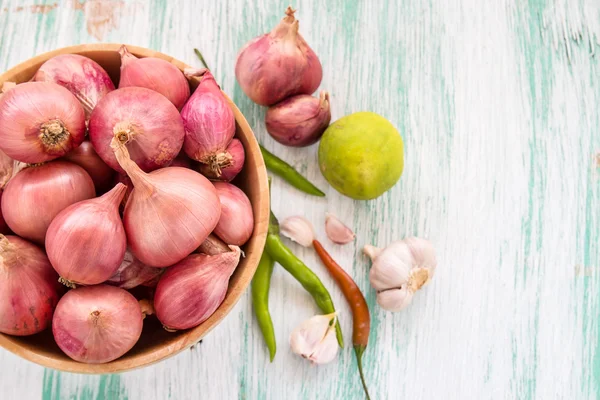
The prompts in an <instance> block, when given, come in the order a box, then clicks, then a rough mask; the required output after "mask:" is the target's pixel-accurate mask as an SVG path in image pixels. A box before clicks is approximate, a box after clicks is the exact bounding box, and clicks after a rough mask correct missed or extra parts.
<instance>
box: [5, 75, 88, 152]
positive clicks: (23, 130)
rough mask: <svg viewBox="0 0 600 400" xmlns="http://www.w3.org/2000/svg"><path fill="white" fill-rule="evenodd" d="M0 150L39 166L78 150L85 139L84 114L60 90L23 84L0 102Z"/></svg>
mask: <svg viewBox="0 0 600 400" xmlns="http://www.w3.org/2000/svg"><path fill="white" fill-rule="evenodd" d="M0 126H1V127H2V129H0V149H2V151H4V152H5V153H6V155H8V156H9V157H10V158H12V159H15V160H18V161H22V162H25V163H42V162H46V161H50V160H53V159H55V158H58V157H61V156H63V155H65V154H66V153H68V152H69V151H71V150H72V149H73V148H75V147H77V146H79V145H80V144H81V142H83V139H84V136H85V113H84V111H83V107H82V106H81V104H79V101H77V99H76V98H75V96H74V95H73V94H72V93H71V92H69V91H68V90H67V89H65V88H64V87H62V86H59V85H57V84H55V83H48V82H27V83H22V84H20V85H17V86H15V87H14V88H12V89H11V90H9V91H8V92H7V93H6V94H4V95H3V96H2V97H1V98H0Z"/></svg>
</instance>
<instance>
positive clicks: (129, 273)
mask: <svg viewBox="0 0 600 400" xmlns="http://www.w3.org/2000/svg"><path fill="white" fill-rule="evenodd" d="M162 273H163V269H162V268H155V267H148V266H147V265H144V263H142V262H141V261H140V260H138V259H137V258H135V257H134V256H133V254H131V252H130V251H126V252H125V257H124V258H123V261H122V262H121V265H120V266H119V269H117V272H115V273H114V275H113V276H111V277H110V279H108V280H107V281H106V282H105V283H106V284H108V285H112V286H117V287H120V288H122V289H132V288H134V287H136V286H139V285H142V284H144V283H146V282H150V281H153V280H154V279H155V278H157V277H159V276H160V275H161V274H162ZM157 282H158V281H157Z"/></svg>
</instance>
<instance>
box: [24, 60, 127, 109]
mask: <svg viewBox="0 0 600 400" xmlns="http://www.w3.org/2000/svg"><path fill="white" fill-rule="evenodd" d="M33 80H34V81H36V82H53V83H57V84H59V85H60V86H63V87H64V88H66V89H67V90H69V91H70V92H71V93H73V94H74V95H75V97H76V98H77V100H79V102H80V103H81V105H82V106H83V109H84V110H85V115H86V117H87V118H89V117H90V114H91V113H92V110H93V109H94V107H96V104H98V101H99V100H100V99H101V98H102V97H103V96H104V95H106V94H107V93H108V92H111V91H113V90H115V85H114V83H113V82H112V80H111V79H110V76H108V74H107V73H106V71H105V70H104V69H103V68H102V67H101V66H100V64H98V63H97V62H96V61H94V60H92V59H89V58H87V57H83V56H80V55H78V54H61V55H58V56H55V57H52V58H51V59H49V60H48V61H46V62H45V63H43V64H42V66H41V67H40V69H39V70H38V72H36V74H35V75H34V76H33Z"/></svg>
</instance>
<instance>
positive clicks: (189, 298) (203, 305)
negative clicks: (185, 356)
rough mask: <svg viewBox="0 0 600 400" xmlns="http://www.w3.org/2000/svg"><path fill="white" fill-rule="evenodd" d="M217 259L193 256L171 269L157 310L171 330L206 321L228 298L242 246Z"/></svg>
mask: <svg viewBox="0 0 600 400" xmlns="http://www.w3.org/2000/svg"><path fill="white" fill-rule="evenodd" d="M231 250H232V251H230V252H228V253H223V254H219V255H215V256H208V255H206V254H192V255H191V256H189V257H187V258H185V259H184V260H183V261H181V262H179V263H178V264H176V265H174V266H172V267H170V268H167V270H166V271H165V273H164V274H163V276H162V277H161V278H160V281H159V282H158V286H157V287H156V293H155V294H154V309H155V310H156V316H157V317H158V319H159V321H160V322H161V323H162V324H163V325H164V326H165V328H166V329H168V330H181V329H189V328H193V327H195V326H198V325H200V324H201V323H202V322H204V321H206V320H207V319H208V318H209V317H210V316H211V315H212V314H213V313H214V312H215V311H216V310H217V308H219V305H221V303H222V302H223V300H224V299H225V295H226V294H227V287H228V283H229V278H230V277H231V275H232V274H233V271H235V268H236V267H237V265H238V263H239V260H240V253H241V251H240V249H239V247H235V246H231Z"/></svg>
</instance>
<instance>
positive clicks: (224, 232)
mask: <svg viewBox="0 0 600 400" xmlns="http://www.w3.org/2000/svg"><path fill="white" fill-rule="evenodd" d="M214 185H215V188H216V189H217V194H218V195H219V201H220V202H221V218H220V219H219V223H218V224H217V226H216V227H215V231H214V232H215V235H217V236H218V237H219V238H221V239H222V240H223V241H224V242H225V243H227V244H229V245H235V246H241V245H243V244H244V243H246V242H247V241H248V239H250V236H252V231H253V230H254V216H253V214H252V204H250V200H249V199H248V196H246V194H245V193H244V192H243V191H242V190H241V189H240V188H238V187H237V186H234V185H232V184H231V183H227V182H214Z"/></svg>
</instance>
